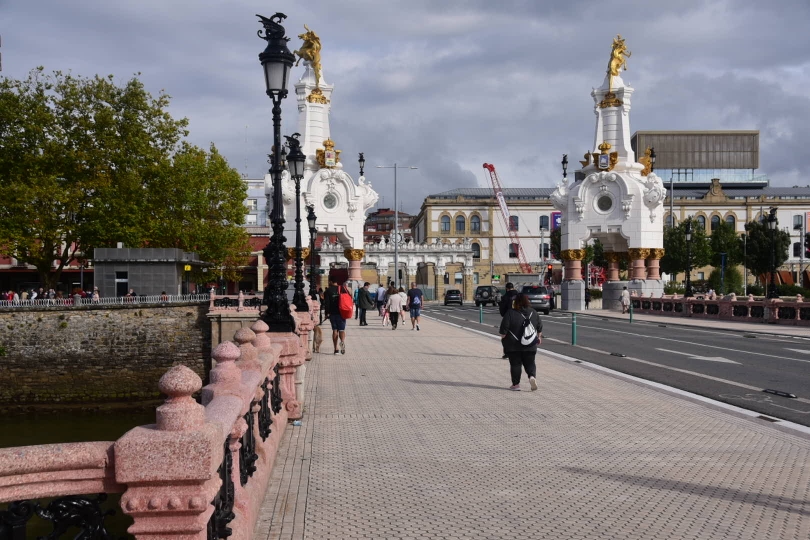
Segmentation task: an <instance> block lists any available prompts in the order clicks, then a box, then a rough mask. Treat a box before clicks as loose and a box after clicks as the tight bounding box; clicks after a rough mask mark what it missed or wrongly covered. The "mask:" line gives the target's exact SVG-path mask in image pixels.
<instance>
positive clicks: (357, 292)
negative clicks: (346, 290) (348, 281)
mask: <svg viewBox="0 0 810 540" xmlns="http://www.w3.org/2000/svg"><path fill="white" fill-rule="evenodd" d="M358 296H360V288H359V287H358V288H357V289H355V290H354V294H353V295H352V300H354V320H355V321H356V320H357V319H358V318H360V306H359V304H358V303H357V297H358Z"/></svg>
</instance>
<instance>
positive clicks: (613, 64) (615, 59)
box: [608, 34, 633, 91]
mask: <svg viewBox="0 0 810 540" xmlns="http://www.w3.org/2000/svg"><path fill="white" fill-rule="evenodd" d="M632 54H633V53H631V52H630V51H628V50H627V45H625V44H624V38H622V36H621V34H617V35H616V38H615V39H614V40H613V48H612V49H611V51H610V61H609V62H608V75H609V76H610V83H609V88H608V91H610V89H611V88H613V77H618V76H619V73H620V72H621V70H622V69H627V59H628V58H629V57H630V56H632Z"/></svg>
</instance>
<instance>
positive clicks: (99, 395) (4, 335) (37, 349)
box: [0, 302, 211, 411]
mask: <svg viewBox="0 0 810 540" xmlns="http://www.w3.org/2000/svg"><path fill="white" fill-rule="evenodd" d="M207 311H208V302H205V303H204V304H200V303H194V304H192V303H189V304H171V305H160V304H139V305H137V306H85V307H74V308H71V309H69V310H68V309H65V308H60V307H52V308H37V309H32V308H25V309H8V308H6V309H3V310H0V411H12V410H15V409H20V408H23V409H25V408H29V407H31V406H34V405H36V406H43V405H46V406H47V405H55V404H65V403H90V404H98V403H104V402H112V401H144V400H154V399H157V398H158V397H159V395H160V394H159V392H158V390H157V382H158V380H159V379H160V377H161V376H162V375H163V374H164V373H165V372H166V370H167V369H169V368H171V367H172V366H174V365H177V364H183V365H185V366H188V367H189V368H191V369H192V370H193V371H194V372H195V373H197V374H198V375H199V376H200V377H201V378H203V380H205V379H206V374H207V373H208V371H209V369H208V368H210V357H211V330H210V323H209V322H208V319H207V318H206V313H207Z"/></svg>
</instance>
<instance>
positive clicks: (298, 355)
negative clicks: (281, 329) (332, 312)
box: [270, 333, 304, 420]
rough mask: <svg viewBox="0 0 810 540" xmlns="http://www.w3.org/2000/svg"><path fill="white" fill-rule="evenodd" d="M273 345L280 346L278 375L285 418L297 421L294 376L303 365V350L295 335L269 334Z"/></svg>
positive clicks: (298, 404)
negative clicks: (285, 413)
mask: <svg viewBox="0 0 810 540" xmlns="http://www.w3.org/2000/svg"><path fill="white" fill-rule="evenodd" d="M270 340H271V341H272V342H273V344H276V345H280V346H281V350H280V351H279V358H278V363H279V374H280V375H281V397H282V399H283V400H284V408H285V409H286V410H287V418H288V419H290V420H297V419H299V418H301V403H300V402H299V401H298V396H297V395H296V390H295V376H296V371H297V370H298V366H300V365H301V364H303V363H304V350H303V349H302V348H301V340H300V337H299V336H297V335H295V334H286V333H285V334H270Z"/></svg>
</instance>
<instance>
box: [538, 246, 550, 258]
mask: <svg viewBox="0 0 810 540" xmlns="http://www.w3.org/2000/svg"><path fill="white" fill-rule="evenodd" d="M540 258H541V259H550V258H551V250H550V249H549V244H543V245H542V246H540Z"/></svg>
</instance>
